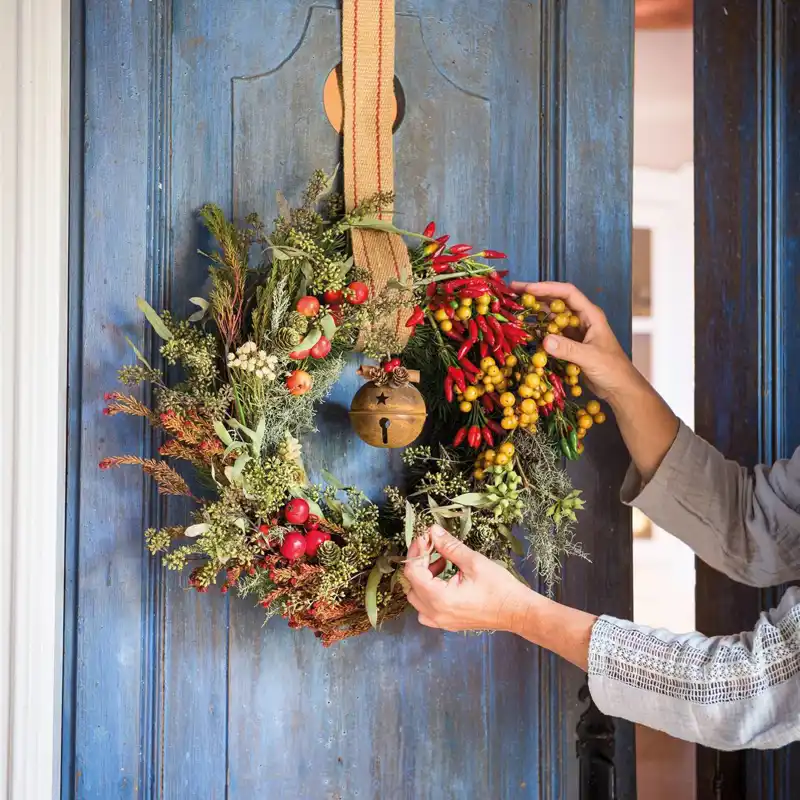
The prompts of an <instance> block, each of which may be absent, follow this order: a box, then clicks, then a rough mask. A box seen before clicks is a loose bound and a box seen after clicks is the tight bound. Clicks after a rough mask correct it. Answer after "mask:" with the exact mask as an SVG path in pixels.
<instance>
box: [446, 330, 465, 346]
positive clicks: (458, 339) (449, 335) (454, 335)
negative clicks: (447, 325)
mask: <svg viewBox="0 0 800 800" xmlns="http://www.w3.org/2000/svg"><path fill="white" fill-rule="evenodd" d="M442 333H443V334H444V335H445V336H446V337H447V338H448V339H452V340H453V341H454V342H458V343H459V344H461V342H463V341H464V337H463V336H459V335H458V334H457V333H456V332H455V331H442Z"/></svg>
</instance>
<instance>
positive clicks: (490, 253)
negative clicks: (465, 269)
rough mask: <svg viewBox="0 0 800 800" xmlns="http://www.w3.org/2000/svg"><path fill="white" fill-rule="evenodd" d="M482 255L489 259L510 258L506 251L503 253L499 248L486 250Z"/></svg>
mask: <svg viewBox="0 0 800 800" xmlns="http://www.w3.org/2000/svg"><path fill="white" fill-rule="evenodd" d="M481 255H482V256H483V257H484V258H487V259H495V258H508V256H507V255H506V254H505V253H501V252H500V251H499V250H484V251H483V253H481Z"/></svg>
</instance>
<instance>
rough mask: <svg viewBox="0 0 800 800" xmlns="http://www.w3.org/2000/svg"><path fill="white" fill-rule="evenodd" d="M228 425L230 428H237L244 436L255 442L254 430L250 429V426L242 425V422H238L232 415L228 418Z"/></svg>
mask: <svg viewBox="0 0 800 800" xmlns="http://www.w3.org/2000/svg"><path fill="white" fill-rule="evenodd" d="M228 425H230V426H231V427H232V428H237V429H238V430H240V431H241V432H242V433H243V434H244V435H245V436H247V438H248V439H250V441H251V442H255V440H256V432H255V431H254V430H252V429H251V428H248V427H247V426H246V425H242V423H241V422H239V420H238V419H235V418H234V417H230V418H229V419H228Z"/></svg>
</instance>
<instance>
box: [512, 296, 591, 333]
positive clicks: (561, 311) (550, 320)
mask: <svg viewBox="0 0 800 800" xmlns="http://www.w3.org/2000/svg"><path fill="white" fill-rule="evenodd" d="M520 302H521V303H522V305H523V307H524V308H526V309H528V311H535V312H537V319H538V320H539V322H541V323H544V322H546V323H547V328H546V330H547V333H561V331H563V330H564V329H565V328H577V327H578V326H580V324H581V321H580V319H579V318H578V315H577V314H573V313H572V311H570V309H568V308H567V305H566V303H565V302H564V301H563V300H553V301H551V303H550V312H549V313H548V312H547V311H544V310H543V309H542V304H541V303H540V302H539V301H538V300H537V299H536V297H534V295H532V294H527V293H526V294H523V295H522V297H521V298H520Z"/></svg>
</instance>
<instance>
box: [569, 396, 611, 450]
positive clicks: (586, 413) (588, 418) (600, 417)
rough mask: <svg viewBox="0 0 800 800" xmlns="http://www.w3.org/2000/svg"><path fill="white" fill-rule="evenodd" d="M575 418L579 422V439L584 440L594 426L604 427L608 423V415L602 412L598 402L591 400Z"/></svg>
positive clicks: (579, 410) (580, 409)
mask: <svg viewBox="0 0 800 800" xmlns="http://www.w3.org/2000/svg"><path fill="white" fill-rule="evenodd" d="M575 416H576V417H577V420H578V438H579V439H583V437H584V436H586V432H587V431H588V430H589V428H591V427H592V426H593V425H602V424H603V423H604V422H605V421H606V415H605V414H604V413H603V412H602V411H601V410H600V403H599V402H598V401H597V400H590V401H589V402H588V403H587V404H586V405H585V406H584V407H583V408H579V409H578V411H577V412H576V414H575ZM579 452H580V451H579Z"/></svg>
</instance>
